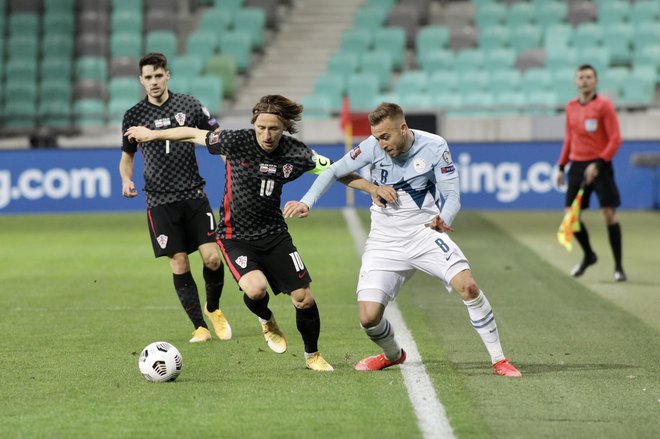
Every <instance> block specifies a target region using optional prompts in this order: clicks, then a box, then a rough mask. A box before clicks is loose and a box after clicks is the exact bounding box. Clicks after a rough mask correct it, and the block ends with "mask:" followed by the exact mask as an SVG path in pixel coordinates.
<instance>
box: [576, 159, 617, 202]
mask: <svg viewBox="0 0 660 439" xmlns="http://www.w3.org/2000/svg"><path fill="white" fill-rule="evenodd" d="M590 163H593V161H587V162H571V166H570V168H569V170H568V190H567V191H566V202H565V205H566V207H570V205H571V204H572V203H573V200H574V199H575V196H576V195H577V193H578V191H579V190H580V185H581V184H582V182H583V181H584V170H585V169H587V166H589V164H590ZM594 191H595V192H596V196H597V197H598V202H599V203H600V207H619V206H620V205H621V197H620V196H619V189H618V188H617V186H616V182H615V181H614V168H613V167H612V162H604V164H603V165H602V166H601V168H600V170H599V173H598V177H596V179H595V180H594V181H593V182H592V183H591V184H590V185H588V186H585V188H584V195H583V196H582V208H583V209H587V208H588V207H589V199H590V198H591V193H592V192H594Z"/></svg>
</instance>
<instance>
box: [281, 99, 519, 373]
mask: <svg viewBox="0 0 660 439" xmlns="http://www.w3.org/2000/svg"><path fill="white" fill-rule="evenodd" d="M369 125H370V126H371V134H372V136H370V137H369V138H368V139H366V140H365V141H363V142H362V143H360V144H359V145H358V146H357V147H355V148H353V149H352V150H351V151H350V152H349V153H347V154H346V155H345V156H344V157H342V158H341V159H340V160H339V161H337V162H336V163H334V164H333V165H332V166H331V167H330V168H328V169H327V170H326V171H324V172H322V173H321V174H320V175H319V176H318V177H317V179H316V180H315V181H314V184H313V185H312V187H311V188H310V189H309V191H308V192H307V193H306V194H305V196H303V198H302V199H301V200H300V201H289V202H288V203H287V204H286V205H285V208H284V216H285V217H287V218H290V217H293V216H296V215H297V216H299V217H301V218H304V217H306V216H307V215H308V214H309V210H310V209H311V208H312V207H313V205H314V203H315V202H316V201H317V200H318V199H319V197H321V195H322V194H323V193H325V191H326V190H327V189H328V188H329V187H330V185H331V184H332V183H333V182H334V181H335V180H336V179H337V178H340V177H342V176H345V175H348V174H350V173H351V172H353V171H356V170H358V169H360V168H362V167H365V166H368V167H369V170H370V173H371V178H372V181H373V182H374V183H376V184H377V185H379V187H378V191H377V194H378V196H379V197H380V198H381V199H380V200H377V201H379V203H380V204H382V202H385V204H384V207H379V206H378V205H377V204H376V202H374V204H373V205H372V206H371V230H370V232H369V238H368V239H367V243H366V245H365V250H364V254H363V255H362V267H361V268H360V277H359V280H358V285H357V300H358V312H359V316H360V324H361V325H362V328H363V329H364V332H365V333H366V334H367V336H368V337H369V338H370V339H371V340H372V341H373V342H374V343H376V344H377V345H378V346H380V347H381V348H382V349H383V353H382V354H380V355H374V356H371V357H367V358H364V359H362V360H361V361H360V362H358V364H357V365H356V366H355V369H356V370H381V369H384V368H386V367H389V366H393V365H395V364H401V363H403V362H404V361H405V360H406V352H405V351H404V350H403V349H402V348H401V347H400V346H399V344H398V343H397V341H396V339H395V337H394V330H393V328H392V327H391V325H390V323H389V322H388V321H387V319H386V318H384V316H383V315H384V312H385V307H386V306H387V305H388V303H390V302H391V301H392V300H394V299H395V298H396V296H397V294H398V293H399V290H400V289H401V287H402V286H403V284H404V283H405V282H406V281H407V280H408V279H409V278H410V277H411V276H412V275H413V273H414V272H415V271H416V270H419V271H422V272H425V273H428V274H429V275H431V276H434V277H436V278H438V279H440V280H441V281H443V282H444V285H445V287H446V288H447V290H448V291H450V292H451V291H452V289H453V290H455V291H456V292H457V293H458V294H459V296H460V297H461V299H463V302H464V303H465V305H466V306H467V310H468V315H469V317H470V320H471V322H472V326H473V327H474V329H475V330H476V331H477V333H478V334H479V336H480V337H481V339H482V341H483V343H484V345H485V346H486V349H487V350H488V353H489V354H490V357H491V362H492V364H493V372H494V373H495V374H497V375H503V376H509V377H519V376H520V372H519V371H518V370H517V369H516V368H515V367H514V366H513V365H512V364H511V363H509V362H508V360H507V359H506V357H505V356H504V353H503V351H502V346H501V344H500V339H499V334H498V331H497V325H496V323H495V317H494V314H493V310H492V308H491V306H490V303H489V302H488V299H487V298H486V296H485V295H484V293H483V292H482V291H481V289H480V288H479V286H478V285H477V283H476V281H475V280H474V278H473V277H472V271H471V269H470V265H469V263H468V261H467V258H466V257H465V255H464V254H463V252H462V251H461V249H460V248H459V247H458V246H457V245H456V244H455V243H454V241H452V239H451V238H450V237H449V235H447V232H450V231H453V229H452V227H451V224H452V222H453V220H454V218H455V217H456V214H457V213H458V210H459V209H460V193H459V179H458V171H457V170H456V167H455V166H454V164H453V162H452V158H451V154H450V152H449V147H448V146H447V142H446V141H445V139H443V138H442V137H440V136H438V135H435V134H431V133H428V132H425V131H420V130H412V129H410V128H408V125H407V124H406V120H405V116H404V113H403V110H402V109H401V107H400V106H399V105H397V104H392V103H382V104H380V105H379V106H378V107H377V108H376V109H375V110H374V111H373V112H371V113H370V114H369ZM439 195H442V198H443V199H444V203H443V204H442V207H440V202H441V200H440V198H439Z"/></svg>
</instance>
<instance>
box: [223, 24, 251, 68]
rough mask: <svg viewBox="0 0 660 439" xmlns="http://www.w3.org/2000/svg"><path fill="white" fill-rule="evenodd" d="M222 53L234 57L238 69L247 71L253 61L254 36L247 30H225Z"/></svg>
mask: <svg viewBox="0 0 660 439" xmlns="http://www.w3.org/2000/svg"><path fill="white" fill-rule="evenodd" d="M220 53H221V54H222V55H226V56H230V57H232V58H234V61H235V62H236V70H237V71H238V72H240V73H245V72H247V71H248V70H249V69H250V65H251V63H252V37H250V35H249V34H248V33H247V32H243V31H230V32H225V33H224V34H223V35H222V38H221V39H220Z"/></svg>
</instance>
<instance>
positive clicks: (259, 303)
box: [243, 293, 273, 320]
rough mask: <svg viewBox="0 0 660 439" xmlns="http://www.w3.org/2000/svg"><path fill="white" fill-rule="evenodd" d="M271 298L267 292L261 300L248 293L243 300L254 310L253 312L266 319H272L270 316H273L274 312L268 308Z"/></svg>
mask: <svg viewBox="0 0 660 439" xmlns="http://www.w3.org/2000/svg"><path fill="white" fill-rule="evenodd" d="M269 300H270V296H269V295H268V293H266V295H265V296H264V298H263V299H259V300H252V299H250V297H249V296H248V295H247V294H245V293H244V294H243V302H245V305H246V306H247V307H248V309H249V310H250V311H252V313H253V314H255V315H256V316H258V317H260V318H262V319H264V320H270V318H271V317H272V316H273V313H272V312H271V311H270V309H269V308H268V301H269Z"/></svg>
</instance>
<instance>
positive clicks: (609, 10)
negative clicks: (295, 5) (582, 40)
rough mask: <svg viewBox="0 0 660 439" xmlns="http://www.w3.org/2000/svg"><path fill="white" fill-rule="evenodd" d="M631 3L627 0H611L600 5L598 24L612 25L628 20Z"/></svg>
mask: <svg viewBox="0 0 660 439" xmlns="http://www.w3.org/2000/svg"><path fill="white" fill-rule="evenodd" d="M629 15H630V5H629V4H628V2H627V1H609V2H607V4H604V5H598V18H597V21H598V24H600V25H601V26H606V27H610V26H612V25H615V24H619V23H623V22H627V21H628V16H629Z"/></svg>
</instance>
